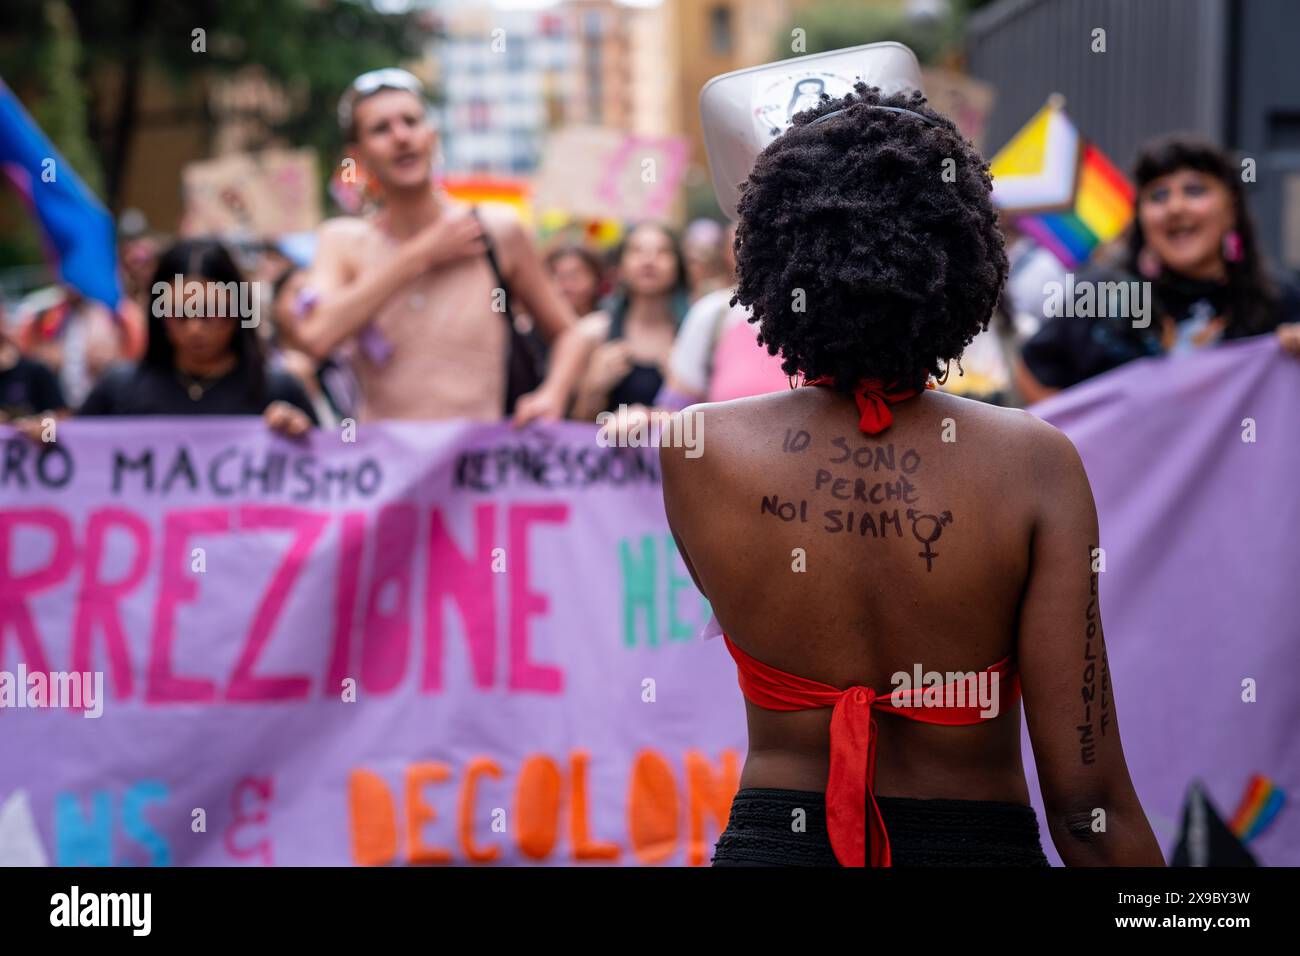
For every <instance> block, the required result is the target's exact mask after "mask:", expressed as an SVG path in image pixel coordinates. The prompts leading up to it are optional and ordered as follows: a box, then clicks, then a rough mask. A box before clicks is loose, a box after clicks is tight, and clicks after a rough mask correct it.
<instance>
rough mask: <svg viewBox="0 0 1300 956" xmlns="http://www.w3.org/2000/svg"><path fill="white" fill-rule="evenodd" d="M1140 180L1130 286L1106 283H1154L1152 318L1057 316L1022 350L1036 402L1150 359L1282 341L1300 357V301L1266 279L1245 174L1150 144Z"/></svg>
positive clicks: (1178, 148) (1216, 156) (1169, 141)
mask: <svg viewBox="0 0 1300 956" xmlns="http://www.w3.org/2000/svg"><path fill="white" fill-rule="evenodd" d="M1134 179H1135V181H1136V184H1137V190H1138V193H1137V204H1136V209H1135V215H1134V217H1133V224H1132V226H1131V227H1130V230H1129V235H1128V248H1127V252H1126V255H1125V257H1124V258H1125V260H1126V261H1125V267H1126V268H1125V269H1124V272H1126V273H1127V275H1097V276H1090V277H1089V278H1096V279H1097V280H1098V281H1126V280H1127V281H1133V280H1138V281H1143V282H1147V283H1150V289H1151V297H1150V305H1151V316H1150V321H1149V322H1146V323H1137V322H1133V321H1131V320H1130V319H1129V318H1127V317H1122V316H1121V317H1114V316H1107V317H1092V318H1085V317H1079V316H1074V315H1070V316H1061V317H1057V318H1054V319H1052V320H1050V321H1049V322H1047V323H1045V324H1044V326H1043V328H1042V329H1040V330H1039V332H1038V333H1037V334H1036V335H1034V336H1033V337H1032V338H1031V339H1030V340H1029V341H1028V342H1026V343H1025V346H1024V348H1023V350H1022V354H1021V358H1022V360H1023V364H1022V366H1021V368H1020V369H1019V370H1018V371H1019V375H1018V384H1019V385H1020V386H1021V388H1022V391H1023V392H1024V394H1025V396H1026V398H1028V399H1029V400H1030V401H1037V400H1039V399H1041V398H1044V397H1046V396H1047V395H1050V394H1052V393H1053V392H1055V391H1058V390H1060V389H1062V388H1068V387H1069V386H1071V385H1074V384H1076V383H1077V382H1081V381H1083V380H1084V379H1088V378H1092V377H1093V376H1094V375H1099V374H1101V373H1102V372H1105V371H1109V370H1110V369H1112V368H1115V367H1117V366H1119V365H1122V364H1123V363H1125V362H1128V361H1131V360H1132V359H1135V358H1141V357H1142V356H1145V355H1162V354H1178V353H1181V352H1186V351H1190V350H1194V349H1198V348H1204V347H1207V346H1211V345H1213V344H1214V343H1216V342H1220V341H1228V340H1232V339H1238V338H1243V337H1245V336H1250V335H1262V334H1268V333H1275V334H1276V335H1277V337H1278V339H1279V341H1280V342H1281V344H1282V346H1283V347H1284V348H1285V349H1287V351H1289V352H1291V353H1293V354H1296V355H1300V289H1297V288H1296V287H1295V285H1294V284H1292V283H1290V282H1287V281H1284V280H1282V279H1280V278H1279V277H1276V276H1274V275H1272V274H1271V273H1270V271H1269V270H1268V268H1267V266H1266V264H1265V262H1264V258H1263V254H1262V252H1261V250H1260V248H1259V244H1258V241H1257V239H1256V234H1255V226H1254V222H1253V220H1252V218H1251V215H1250V211H1249V209H1248V208H1247V206H1246V197H1245V189H1244V186H1243V183H1242V178H1241V166H1240V165H1238V164H1237V163H1236V162H1235V160H1234V159H1233V158H1232V157H1231V156H1229V155H1228V154H1227V153H1226V152H1225V151H1224V150H1222V149H1220V148H1219V147H1217V146H1215V145H1213V144H1211V143H1208V142H1206V141H1204V140H1200V139H1197V138H1195V137H1193V136H1190V135H1187V134H1173V135H1170V136H1166V137H1162V138H1159V139H1156V140H1153V141H1150V142H1148V143H1147V144H1145V145H1144V146H1143V147H1142V149H1141V150H1140V151H1139V153H1138V159H1137V164H1136V168H1135V169H1134Z"/></svg>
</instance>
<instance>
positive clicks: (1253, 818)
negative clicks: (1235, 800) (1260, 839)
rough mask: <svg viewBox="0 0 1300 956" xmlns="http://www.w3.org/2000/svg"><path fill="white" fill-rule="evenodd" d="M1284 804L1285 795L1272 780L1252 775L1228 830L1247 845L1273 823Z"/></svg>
mask: <svg viewBox="0 0 1300 956" xmlns="http://www.w3.org/2000/svg"><path fill="white" fill-rule="evenodd" d="M1284 803H1286V794H1284V793H1283V792H1282V791H1281V790H1279V789H1278V788H1277V786H1276V785H1275V784H1274V783H1273V781H1272V780H1269V779H1268V778H1267V777H1264V776H1261V775H1259V774H1254V775H1253V776H1252V777H1251V778H1250V782H1249V783H1248V784H1247V785H1246V792H1245V793H1243V794H1242V796H1241V803H1240V804H1238V806H1237V812H1236V813H1234V814H1233V815H1232V820H1231V822H1230V823H1229V824H1228V829H1230V830H1231V831H1232V832H1233V834H1235V835H1236V837H1237V839H1238V840H1240V841H1241V842H1242V843H1248V842H1249V841H1250V840H1252V839H1254V838H1255V837H1257V836H1259V834H1260V833H1262V832H1263V831H1264V830H1265V828H1267V827H1268V825H1269V824H1270V823H1272V822H1273V820H1274V818H1275V817H1276V816H1277V815H1278V812H1279V811H1280V810H1281V809H1282V805H1283V804H1284Z"/></svg>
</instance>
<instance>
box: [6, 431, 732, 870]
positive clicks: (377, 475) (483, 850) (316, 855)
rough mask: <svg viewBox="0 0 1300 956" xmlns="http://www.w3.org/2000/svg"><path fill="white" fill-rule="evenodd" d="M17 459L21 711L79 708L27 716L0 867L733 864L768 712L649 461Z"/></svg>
mask: <svg viewBox="0 0 1300 956" xmlns="http://www.w3.org/2000/svg"><path fill="white" fill-rule="evenodd" d="M0 445H3V446H4V448H3V449H0V451H3V457H0V460H2V461H3V462H5V466H4V468H3V471H2V472H0V682H2V681H3V680H4V672H6V671H7V672H8V677H9V681H8V683H9V687H10V690H11V691H12V689H13V686H14V683H15V680H14V679H15V678H16V677H17V676H18V675H20V674H30V673H33V672H41V673H49V674H55V675H58V676H59V678H60V679H62V680H63V683H62V684H60V685H58V686H56V684H55V679H53V678H52V679H51V680H50V686H49V687H48V688H47V689H46V690H45V692H44V697H45V699H44V700H42V699H39V698H31V697H27V698H21V699H14V698H13V696H10V697H9V699H8V700H5V699H4V698H3V694H4V687H3V686H0V863H4V862H27V863H41V862H49V863H58V864H94V865H99V864H105V865H107V864H179V865H184V864H201V865H226V864H232V865H239V864H263V865H267V864H275V865H279V864H325V865H335V864H369V865H385V864H411V863H487V864H491V863H496V864H509V863H529V862H536V863H543V864H560V865H563V864H574V863H584V862H592V863H614V864H619V863H621V864H637V863H641V864H647V863H661V862H664V863H689V864H696V865H699V864H703V863H707V862H708V858H709V856H710V855H711V852H710V851H711V848H712V844H713V842H714V841H715V840H716V839H717V836H718V833H719V832H720V831H721V829H722V827H723V826H724V825H725V822H726V815H727V812H728V809H729V807H730V801H731V796H732V794H733V793H734V792H735V789H736V785H737V781H738V779H739V772H740V765H741V762H742V760H743V755H744V744H745V730H744V716H743V715H744V710H743V706H742V703H741V698H740V692H739V689H738V688H737V687H736V679H735V673H734V671H733V670H732V667H731V662H730V659H729V658H727V656H726V654H725V652H723V650H722V648H721V647H720V646H717V645H706V644H701V643H700V641H699V640H698V634H699V632H700V630H701V627H702V625H703V624H704V623H705V622H706V621H707V619H708V607H707V604H706V603H705V602H704V601H703V599H702V598H701V597H700V595H699V594H698V592H696V591H695V589H694V586H693V585H692V584H691V581H690V578H689V575H688V574H687V573H686V571H685V568H684V566H683V565H682V563H681V559H680V557H679V556H678V555H677V552H676V550H675V548H674V546H673V542H672V538H671V535H670V534H669V533H668V529H667V526H666V522H665V519H664V515H663V504H662V497H661V493H660V484H659V477H658V461H657V455H656V452H655V450H654V449H644V448H610V447H601V446H600V445H598V443H597V441H596V429H595V427H594V426H584V425H577V424H565V425H557V426H548V427H544V428H540V429H539V428H530V429H528V430H525V431H522V432H519V431H512V430H511V429H510V428H509V427H508V426H499V427H498V426H491V427H482V426H470V425H464V424H425V425H412V424H385V425H380V426H375V427H370V428H363V429H361V430H360V431H359V432H358V433H357V435H356V440H355V442H348V441H344V440H342V438H341V436H340V434H339V433H338V432H317V433H315V434H313V435H311V436H310V437H309V438H308V440H306V441H305V442H303V443H295V442H290V441H288V440H285V439H282V438H279V437H276V436H274V435H272V434H270V433H269V432H268V431H267V430H266V429H265V428H264V427H263V426H262V424H261V423H260V422H259V421H257V420H255V419H243V420H238V419H210V420H204V421H202V422H195V421H194V420H176V419H170V420H169V419H150V420H148V421H143V420H136V421H129V420H119V421H116V422H90V421H72V422H67V423H62V424H60V425H59V426H58V435H57V441H55V442H53V443H51V444H47V445H38V444H34V443H32V442H30V441H28V440H27V439H25V438H23V437H20V436H17V435H15V434H13V433H12V432H10V433H8V434H6V435H0ZM83 672H85V673H87V674H91V673H94V672H98V673H99V674H100V675H101V678H102V680H101V681H100V682H99V687H98V688H96V687H95V682H94V681H93V680H88V681H87V682H86V685H85V686H74V685H72V684H71V677H72V675H73V674H76V675H80V674H81V673H83ZM21 683H24V684H25V683H26V682H25V681H23V682H21ZM25 689H26V690H29V691H30V690H31V688H30V687H27V688H25ZM96 689H97V690H98V691H99V692H98V693H95V690H96ZM83 691H85V692H86V693H81V694H80V696H78V694H77V693H73V692H83ZM87 698H90V699H87ZM51 704H58V705H62V706H60V707H59V708H58V709H56V708H54V707H52V706H49V705H51ZM32 705H34V706H32Z"/></svg>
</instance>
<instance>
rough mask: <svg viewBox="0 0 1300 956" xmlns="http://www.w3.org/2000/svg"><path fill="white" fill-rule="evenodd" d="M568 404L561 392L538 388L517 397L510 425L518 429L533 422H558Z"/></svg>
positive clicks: (566, 409)
mask: <svg viewBox="0 0 1300 956" xmlns="http://www.w3.org/2000/svg"><path fill="white" fill-rule="evenodd" d="M568 404H569V403H568V396H566V395H565V394H563V393H562V392H558V391H556V390H555V389H552V388H545V387H543V388H539V389H537V390H536V391H534V392H529V393H528V394H527V395H520V396H519V399H518V401H516V402H515V414H514V418H513V419H511V423H512V424H513V425H514V426H515V427H516V428H519V427H522V426H524V425H527V424H528V423H529V422H533V421H539V422H553V421H558V420H559V419H561V418H563V417H564V416H565V413H566V412H567V411H568Z"/></svg>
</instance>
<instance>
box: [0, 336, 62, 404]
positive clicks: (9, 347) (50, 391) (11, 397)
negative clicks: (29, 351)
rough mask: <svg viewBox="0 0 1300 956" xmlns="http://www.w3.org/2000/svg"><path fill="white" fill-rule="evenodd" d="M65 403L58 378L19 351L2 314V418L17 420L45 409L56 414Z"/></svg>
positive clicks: (0, 342)
mask: <svg viewBox="0 0 1300 956" xmlns="http://www.w3.org/2000/svg"><path fill="white" fill-rule="evenodd" d="M65 407H66V403H65V402H64V400H63V390H62V389H61V388H59V380H58V378H57V377H55V375H54V373H53V372H51V371H50V370H49V369H48V368H46V367H45V366H44V365H42V364H41V363H40V362H36V361H33V360H32V359H29V358H25V357H24V356H23V355H22V353H21V352H19V351H18V346H17V345H15V344H14V343H13V342H12V341H11V340H10V338H9V336H8V335H6V334H5V331H4V328H3V318H2V317H0V422H13V423H15V424H17V423H18V422H20V421H22V420H23V419H27V418H30V417H32V416H39V415H41V414H43V413H46V412H49V413H51V414H57V413H59V412H62V411H63V410H64V408H65Z"/></svg>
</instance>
